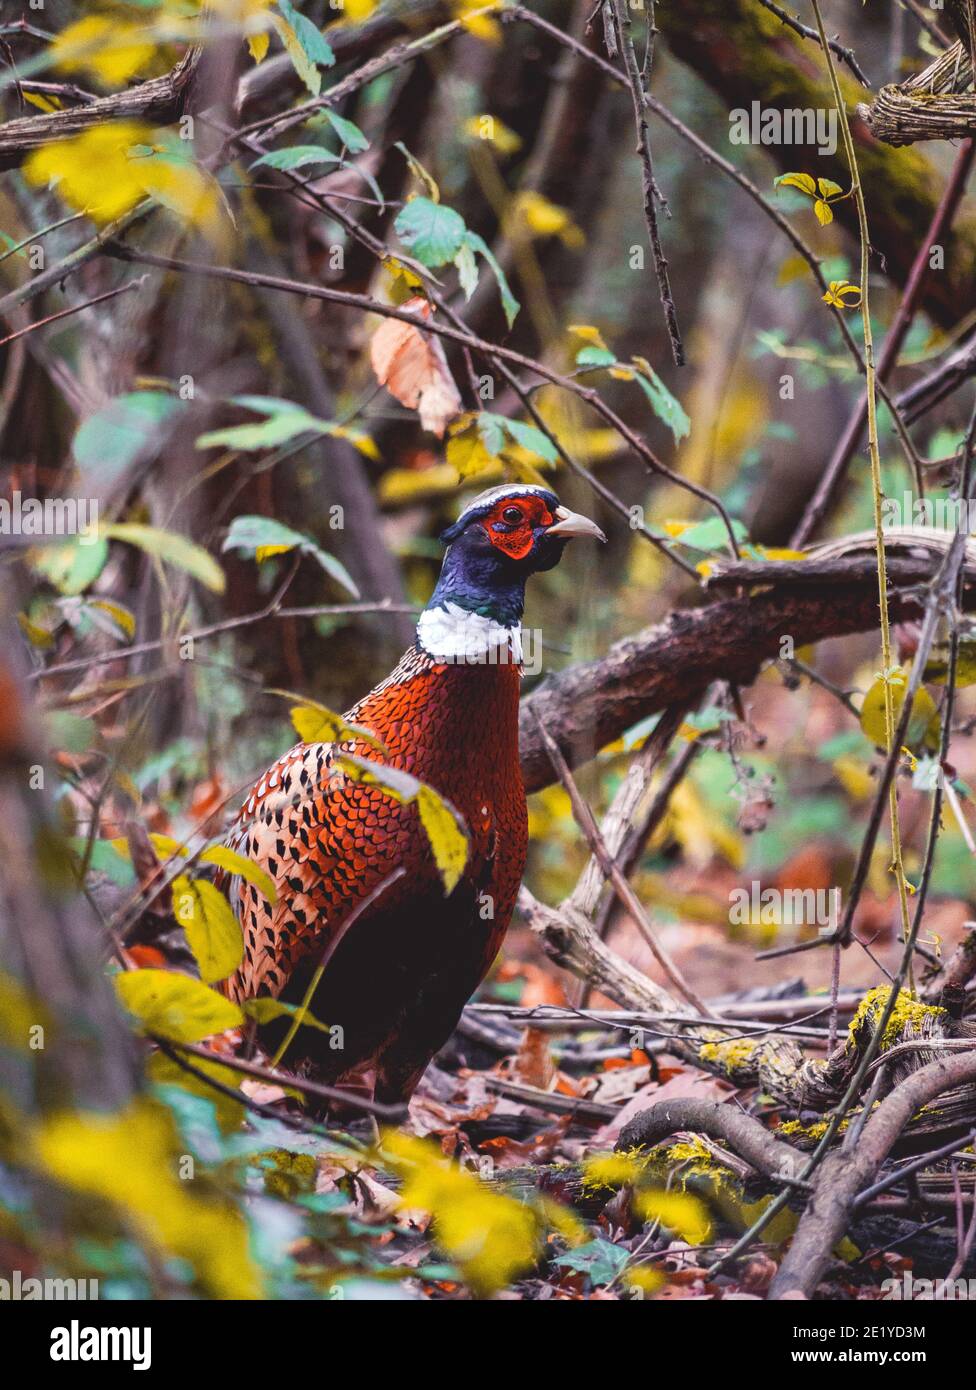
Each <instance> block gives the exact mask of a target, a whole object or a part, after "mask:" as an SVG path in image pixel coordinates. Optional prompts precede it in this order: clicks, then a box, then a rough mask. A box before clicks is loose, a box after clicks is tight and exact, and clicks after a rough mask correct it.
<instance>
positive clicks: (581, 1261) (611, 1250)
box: [553, 1236, 630, 1284]
mask: <svg viewBox="0 0 976 1390" xmlns="http://www.w3.org/2000/svg"><path fill="white" fill-rule="evenodd" d="M629 1259H630V1251H629V1250H628V1249H627V1247H626V1246H625V1245H614V1244H613V1243H612V1242H611V1241H609V1240H604V1239H603V1237H602V1236H598V1237H597V1239H596V1240H591V1241H588V1242H587V1243H586V1244H585V1245H577V1246H576V1247H575V1248H574V1249H572V1250H569V1251H567V1252H566V1254H565V1255H560V1256H558V1258H557V1259H555V1260H553V1264H557V1265H562V1266H563V1268H564V1269H574V1270H578V1271H579V1273H580V1274H586V1275H588V1277H589V1279H590V1282H591V1283H593V1284H609V1283H610V1282H611V1280H613V1279H616V1277H617V1275H618V1274H619V1273H620V1271H621V1270H622V1269H623V1267H624V1265H625V1264H626V1263H627V1261H628V1260H629Z"/></svg>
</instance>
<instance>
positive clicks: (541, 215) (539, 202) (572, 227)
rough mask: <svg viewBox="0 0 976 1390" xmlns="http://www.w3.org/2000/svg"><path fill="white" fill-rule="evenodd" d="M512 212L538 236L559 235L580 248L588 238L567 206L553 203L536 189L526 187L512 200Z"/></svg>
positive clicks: (574, 247) (571, 245) (563, 239)
mask: <svg viewBox="0 0 976 1390" xmlns="http://www.w3.org/2000/svg"><path fill="white" fill-rule="evenodd" d="M512 214H513V216H514V217H516V218H517V219H518V220H519V221H520V222H521V223H522V225H523V226H524V227H526V228H528V230H529V231H530V232H531V233H532V235H533V236H537V237H549V236H557V237H559V239H560V241H562V242H563V243H564V245H566V246H568V247H570V248H573V249H578V248H579V247H581V246H583V245H584V244H585V241H586V238H585V237H584V235H583V233H582V232H581V231H580V229H579V227H578V226H577V225H576V223H575V222H574V221H573V219H572V216H571V215H570V213H569V212H568V211H567V209H566V208H563V207H559V206H558V205H557V204H556V203H551V202H550V201H549V199H548V198H545V197H543V195H542V194H541V193H537V192H535V190H534V189H524V190H523V191H522V192H521V193H518V194H516V196H515V197H514V198H513V200H512Z"/></svg>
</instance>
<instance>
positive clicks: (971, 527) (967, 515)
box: [881, 492, 976, 536]
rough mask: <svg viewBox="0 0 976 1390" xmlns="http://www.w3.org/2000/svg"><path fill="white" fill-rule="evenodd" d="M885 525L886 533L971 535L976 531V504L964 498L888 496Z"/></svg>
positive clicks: (883, 515) (884, 504)
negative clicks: (890, 531)
mask: <svg viewBox="0 0 976 1390" xmlns="http://www.w3.org/2000/svg"><path fill="white" fill-rule="evenodd" d="M881 525H882V526H883V527H884V528H885V530H890V529H892V528H897V529H898V530H903V531H904V530H910V531H927V530H929V529H931V528H933V527H934V528H935V529H937V530H940V531H962V532H964V533H965V534H966V535H967V536H970V535H972V533H973V532H974V531H976V501H974V500H966V499H964V498H962V497H916V496H915V494H914V493H912V492H903V493H902V495H901V497H885V498H883V499H882V502H881Z"/></svg>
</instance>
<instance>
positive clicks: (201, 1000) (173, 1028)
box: [114, 970, 244, 1042]
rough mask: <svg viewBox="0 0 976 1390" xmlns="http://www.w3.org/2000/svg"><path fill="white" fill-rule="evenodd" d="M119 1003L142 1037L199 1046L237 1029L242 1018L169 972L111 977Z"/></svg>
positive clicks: (198, 984) (196, 983) (212, 994)
mask: <svg viewBox="0 0 976 1390" xmlns="http://www.w3.org/2000/svg"><path fill="white" fill-rule="evenodd" d="M114 983H115V989H116V993H117V994H118V996H119V998H120V999H121V1001H122V1003H123V1004H124V1005H125V1007H126V1008H127V1009H128V1011H129V1013H130V1014H133V1015H134V1016H135V1018H137V1019H138V1021H139V1025H140V1027H141V1029H142V1031H143V1032H144V1033H158V1034H160V1036H161V1037H164V1038H169V1039H171V1040H172V1041H173V1042H201V1041H202V1040H203V1039H204V1038H212V1037H213V1036H214V1035H215V1034H216V1033H223V1032H225V1031H226V1030H227V1029H228V1028H238V1027H240V1025H241V1024H242V1023H243V1022H244V1015H243V1014H242V1013H241V1011H240V1009H239V1008H238V1007H237V1005H236V1004H232V1003H231V1001H230V1000H229V999H225V998H224V997H223V995H221V994H218V993H217V991H216V990H213V989H211V988H210V987H209V985H205V984H203V982H202V981H200V980H194V979H191V978H190V976H189V975H177V974H176V973H175V971H172V970H128V971H125V972H123V973H122V974H121V975H116V976H115V977H114Z"/></svg>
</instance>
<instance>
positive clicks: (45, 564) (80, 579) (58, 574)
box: [30, 536, 108, 595]
mask: <svg viewBox="0 0 976 1390" xmlns="http://www.w3.org/2000/svg"><path fill="white" fill-rule="evenodd" d="M107 559H108V541H107V540H105V538H104V537H103V536H98V537H95V538H94V539H92V540H82V538H81V537H80V536H74V537H72V538H70V539H69V540H64V541H61V542H59V543H58V544H57V545H45V546H43V547H41V549H39V550H32V551H31V552H30V562H31V565H32V566H33V568H34V570H35V571H36V572H37V573H38V574H40V575H43V576H44V578H45V579H47V580H48V581H49V582H50V583H51V584H53V585H54V587H55V588H56V589H57V590H58V591H59V592H60V593H62V594H65V595H72V594H80V593H83V592H84V591H85V589H87V588H88V586H89V584H92V583H94V581H95V580H96V579H97V578H98V576H99V575H100V574H101V572H102V570H103V569H104V568H105V562H106V560H107Z"/></svg>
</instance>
